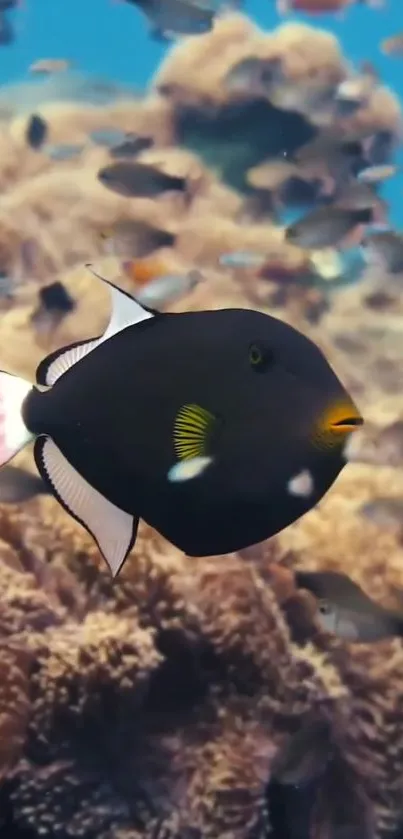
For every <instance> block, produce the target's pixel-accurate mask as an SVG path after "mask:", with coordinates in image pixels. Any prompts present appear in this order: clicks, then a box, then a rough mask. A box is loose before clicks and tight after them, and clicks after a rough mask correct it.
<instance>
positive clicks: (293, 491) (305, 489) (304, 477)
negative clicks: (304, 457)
mask: <svg viewBox="0 0 403 839" xmlns="http://www.w3.org/2000/svg"><path fill="white" fill-rule="evenodd" d="M313 489H314V484H313V478H312V475H311V473H310V472H308V470H307V469H304V470H303V471H302V472H299V473H298V475H294V477H293V478H291V479H290V480H289V481H288V484H287V490H288V492H289V493H290V495H299V496H301V497H302V498H308V496H309V495H312V493H313Z"/></svg>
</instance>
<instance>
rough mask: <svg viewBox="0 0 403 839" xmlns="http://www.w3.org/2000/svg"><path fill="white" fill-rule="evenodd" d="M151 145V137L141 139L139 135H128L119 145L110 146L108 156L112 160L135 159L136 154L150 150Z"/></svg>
mask: <svg viewBox="0 0 403 839" xmlns="http://www.w3.org/2000/svg"><path fill="white" fill-rule="evenodd" d="M153 145H154V140H153V138H152V137H141V136H140V135H139V134H130V135H127V137H126V139H124V140H122V142H121V143H117V144H116V145H115V146H112V148H111V149H110V150H109V154H110V156H111V157H113V158H118V157H136V155H137V154H140V152H142V151H146V150H147V149H150V148H151V146H153Z"/></svg>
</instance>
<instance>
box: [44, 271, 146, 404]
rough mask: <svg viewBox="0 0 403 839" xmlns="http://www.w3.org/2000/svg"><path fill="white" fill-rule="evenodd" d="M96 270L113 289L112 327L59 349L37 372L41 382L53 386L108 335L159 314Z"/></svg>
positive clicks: (111, 292)
mask: <svg viewBox="0 0 403 839" xmlns="http://www.w3.org/2000/svg"><path fill="white" fill-rule="evenodd" d="M88 267H89V266H88ZM91 270H92V269H91ZM92 273H93V274H94V275H95V276H96V277H98V279H100V280H102V282H104V283H105V285H107V286H108V288H109V293H110V298H111V315H110V319H109V323H108V326H107V327H106V330H105V332H104V334H103V335H100V336H98V337H97V338H91V339H90V340H87V341H77V342H76V343H74V344H70V345H69V346H68V347H63V349H61V350H56V352H54V353H52V354H51V355H49V356H48V357H47V358H45V359H43V361H41V363H40V365H39V367H38V369H37V372H36V381H37V384H38V385H45V386H48V387H51V386H52V385H54V384H55V382H57V380H58V379H60V377H61V376H63V374H64V373H66V372H67V370H69V369H70V367H73V366H74V364H77V363H78V362H79V361H81V359H83V358H84V357H85V356H86V355H88V353H90V352H92V350H95V349H96V347H98V346H99V345H100V344H102V343H103V342H104V341H107V340H108V338H112V336H113V335H116V334H117V333H118V332H122V330H123V329H127V327H129V326H134V325H135V324H137V323H141V322H142V321H144V320H148V319H149V318H153V317H154V316H155V314H156V313H155V312H154V311H153V310H152V309H148V308H146V307H144V306H142V305H141V304H140V303H138V302H137V300H135V299H134V297H131V295H130V294H127V292H126V291H123V289H121V288H118V286H116V285H114V284H113V283H111V282H109V280H106V279H104V278H103V277H101V276H100V275H99V274H96V273H95V272H94V271H92Z"/></svg>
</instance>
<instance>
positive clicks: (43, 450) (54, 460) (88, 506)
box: [35, 437, 137, 577]
mask: <svg viewBox="0 0 403 839" xmlns="http://www.w3.org/2000/svg"><path fill="white" fill-rule="evenodd" d="M36 447H37V448H36V451H35V458H36V460H37V466H38V468H39V470H40V472H41V474H42V477H44V478H45V480H46V479H47V481H48V483H49V484H50V486H51V487H52V488H53V490H54V492H55V495H56V497H57V499H58V500H59V501H60V503H61V504H62V506H63V507H64V508H65V509H66V511H67V512H69V513H70V515H72V516H73V518H75V519H76V520H77V521H78V522H79V523H80V524H82V525H84V527H85V528H86V529H87V530H88V531H89V533H91V535H92V536H93V537H94V539H95V541H96V542H97V544H98V547H99V549H100V551H101V553H102V554H103V556H104V558H105V560H106V562H107V564H108V566H109V568H110V570H111V572H112V575H113V576H114V577H115V576H116V575H117V574H118V572H119V570H120V568H121V567H122V565H123V563H124V561H125V559H126V558H127V556H128V554H129V553H130V551H131V549H132V547H133V544H134V541H135V537H136V530H137V519H135V518H134V516H131V515H129V513H125V512H124V511H123V510H120V509H119V507H116V506H115V505H114V504H112V503H111V502H110V501H108V499H107V498H105V497H104V496H103V495H101V493H100V492H98V490H96V489H94V487H92V486H91V484H89V483H88V482H87V481H86V480H85V479H84V478H83V477H82V476H81V475H80V474H79V472H77V471H76V469H74V467H73V466H72V465H71V464H70V463H69V462H68V460H67V459H66V458H65V457H64V455H63V454H62V453H61V451H60V450H59V449H58V447H57V446H56V444H55V443H54V442H53V440H51V439H50V437H46V438H41V439H39V440H38V441H37V443H36Z"/></svg>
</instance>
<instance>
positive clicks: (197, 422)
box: [173, 404, 216, 460]
mask: <svg viewBox="0 0 403 839" xmlns="http://www.w3.org/2000/svg"><path fill="white" fill-rule="evenodd" d="M215 422H216V418H215V416H214V415H213V414H211V413H210V411H206V409H205V408H202V407H201V406H200V405H196V404H192V405H182V407H181V408H180V409H179V411H178V413H177V415H176V418H175V423H174V432H173V437H174V448H175V453H176V456H177V457H178V458H179V460H185V459H187V458H195V457H201V456H203V455H205V454H206V451H207V447H208V443H209V440H210V435H211V431H212V429H213V427H214V425H215Z"/></svg>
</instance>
